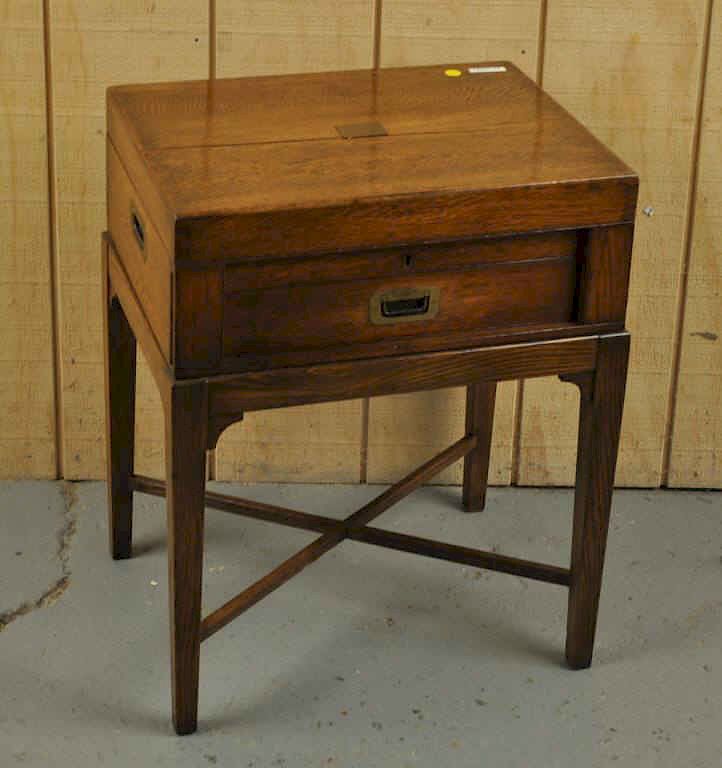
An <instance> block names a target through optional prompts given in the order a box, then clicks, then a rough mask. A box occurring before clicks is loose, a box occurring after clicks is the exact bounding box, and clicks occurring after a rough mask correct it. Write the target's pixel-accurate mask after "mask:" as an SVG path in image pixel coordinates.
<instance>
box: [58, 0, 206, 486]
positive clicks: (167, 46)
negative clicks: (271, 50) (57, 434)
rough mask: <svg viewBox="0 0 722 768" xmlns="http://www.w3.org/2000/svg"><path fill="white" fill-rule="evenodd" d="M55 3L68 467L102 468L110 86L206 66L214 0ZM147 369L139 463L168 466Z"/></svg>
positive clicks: (199, 71)
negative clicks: (103, 279)
mask: <svg viewBox="0 0 722 768" xmlns="http://www.w3.org/2000/svg"><path fill="white" fill-rule="evenodd" d="M50 8H51V29H50V32H51V53H52V58H51V61H52V77H53V79H52V85H53V104H54V128H55V130H54V137H53V141H54V148H55V158H56V160H55V172H56V174H55V175H56V178H55V187H56V209H57V236H56V239H57V258H58V271H59V299H60V351H61V361H62V368H61V383H62V402H63V435H64V457H65V462H64V463H65V467H64V473H65V476H66V477H68V478H89V477H102V476H103V475H104V461H105V460H104V445H103V434H104V430H103V423H104V405H103V362H102V360H103V356H102V335H101V334H102V311H101V309H102V306H101V303H100V302H101V293H100V274H101V272H100V233H101V232H102V231H103V229H104V228H105V89H106V88H107V87H108V86H110V85H114V84H117V83H123V82H150V81H153V80H173V79H183V78H202V77H206V76H207V74H208V57H209V53H208V3H207V2H206V0H181V1H180V2H170V0H155V2H152V3H151V2H147V1H146V0H126V1H125V2H122V3H121V2H117V0H53V2H52V3H51V4H50ZM146 374H147V372H145V371H144V372H142V373H141V375H140V376H139V392H138V402H139V404H140V406H141V408H142V411H141V413H140V418H138V428H137V433H138V440H139V443H140V445H141V446H142V448H141V450H140V451H139V452H138V461H137V467H138V470H139V471H141V472H151V473H157V472H158V471H159V470H160V469H161V468H162V461H159V456H160V457H162V454H161V453H160V451H161V444H162V439H163V436H162V431H159V430H158V429H157V417H155V416H154V417H153V418H144V415H145V414H146V413H150V412H153V413H160V408H161V406H160V400H159V398H158V396H157V393H156V392H155V389H154V387H153V385H152V382H151V379H150V377H149V376H148V375H146Z"/></svg>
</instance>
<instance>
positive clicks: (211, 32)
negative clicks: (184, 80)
mask: <svg viewBox="0 0 722 768" xmlns="http://www.w3.org/2000/svg"><path fill="white" fill-rule="evenodd" d="M216 34H217V23H216V0H208V78H209V79H210V80H215V78H216Z"/></svg>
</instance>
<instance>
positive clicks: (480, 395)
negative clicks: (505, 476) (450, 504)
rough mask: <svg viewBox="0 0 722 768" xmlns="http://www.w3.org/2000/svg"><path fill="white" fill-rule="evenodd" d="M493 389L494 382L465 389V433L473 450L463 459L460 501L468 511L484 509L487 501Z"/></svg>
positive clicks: (493, 402)
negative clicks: (473, 441)
mask: <svg viewBox="0 0 722 768" xmlns="http://www.w3.org/2000/svg"><path fill="white" fill-rule="evenodd" d="M496 386H497V384H496V382H495V381H485V382H481V383H478V384H471V385H469V386H468V387H467V388H466V434H467V435H474V437H476V448H474V450H473V451H470V452H469V453H467V454H466V456H465V457H464V480H463V492H462V499H463V502H464V507H465V508H466V511H467V512H477V511H479V510H482V509H484V504H485V502H486V486H487V483H488V481H489V460H490V458H491V436H492V432H493V428H494V405H495V403H496Z"/></svg>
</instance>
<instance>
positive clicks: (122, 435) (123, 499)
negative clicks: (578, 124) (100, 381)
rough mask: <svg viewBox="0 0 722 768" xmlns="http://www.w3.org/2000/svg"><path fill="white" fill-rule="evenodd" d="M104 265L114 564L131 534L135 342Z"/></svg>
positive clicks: (110, 525)
mask: <svg viewBox="0 0 722 768" xmlns="http://www.w3.org/2000/svg"><path fill="white" fill-rule="evenodd" d="M107 257H108V254H107V245H106V243H105V242H104V243H103V262H104V264H105V278H104V287H105V300H104V302H103V304H104V307H105V407H106V410H105V424H106V456H107V485H108V530H109V534H110V554H111V557H112V558H113V559H114V560H119V559H123V558H127V557H130V555H131V549H132V535H133V491H132V490H131V487H130V476H131V474H132V472H133V445H134V441H135V435H134V431H135V370H136V341H135V336H134V335H133V331H132V330H131V328H130V325H129V324H128V320H127V319H126V317H125V313H124V312H123V308H122V307H121V306H120V302H119V301H118V299H117V298H115V297H113V296H112V292H111V290H110V283H109V281H108V272H107Z"/></svg>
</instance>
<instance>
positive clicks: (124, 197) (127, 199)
mask: <svg viewBox="0 0 722 768" xmlns="http://www.w3.org/2000/svg"><path fill="white" fill-rule="evenodd" d="M107 162H108V228H109V230H110V231H111V232H112V233H113V238H114V246H115V248H116V249H117V253H118V255H119V257H120V260H121V261H122V262H123V267H124V268H125V271H126V272H127V273H128V278H129V279H130V281H131V283H132V284H133V288H134V289H135V291H136V293H137V294H138V297H139V299H140V302H141V304H142V305H143V311H144V312H145V313H146V317H147V318H148V322H149V324H150V327H151V329H152V331H153V335H154V336H155V339H156V341H157V342H158V346H159V347H160V348H161V350H162V352H163V355H164V357H165V358H166V360H168V361H169V362H170V361H171V360H172V355H171V334H172V329H171V310H172V307H173V300H172V286H171V272H172V259H171V256H170V254H169V252H168V250H167V248H166V246H165V244H164V243H163V242H162V241H161V239H160V236H159V235H158V230H157V229H156V227H155V225H154V223H153V221H152V219H151V217H150V216H149V215H148V212H147V210H146V208H145V205H144V204H143V200H142V199H141V198H140V197H139V196H138V195H137V194H136V192H135V189H134V188H133V186H132V184H131V182H130V179H129V178H128V174H127V173H126V171H125V168H123V165H122V163H121V161H120V158H119V157H118V153H117V152H116V151H115V149H114V147H113V145H112V144H108V161H107ZM134 215H135V216H136V217H137V218H138V221H139V222H140V223H141V226H142V231H143V234H144V241H143V244H142V246H141V244H140V243H139V242H138V240H137V239H136V235H135V234H134V231H133V223H132V217H133V216H134Z"/></svg>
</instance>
